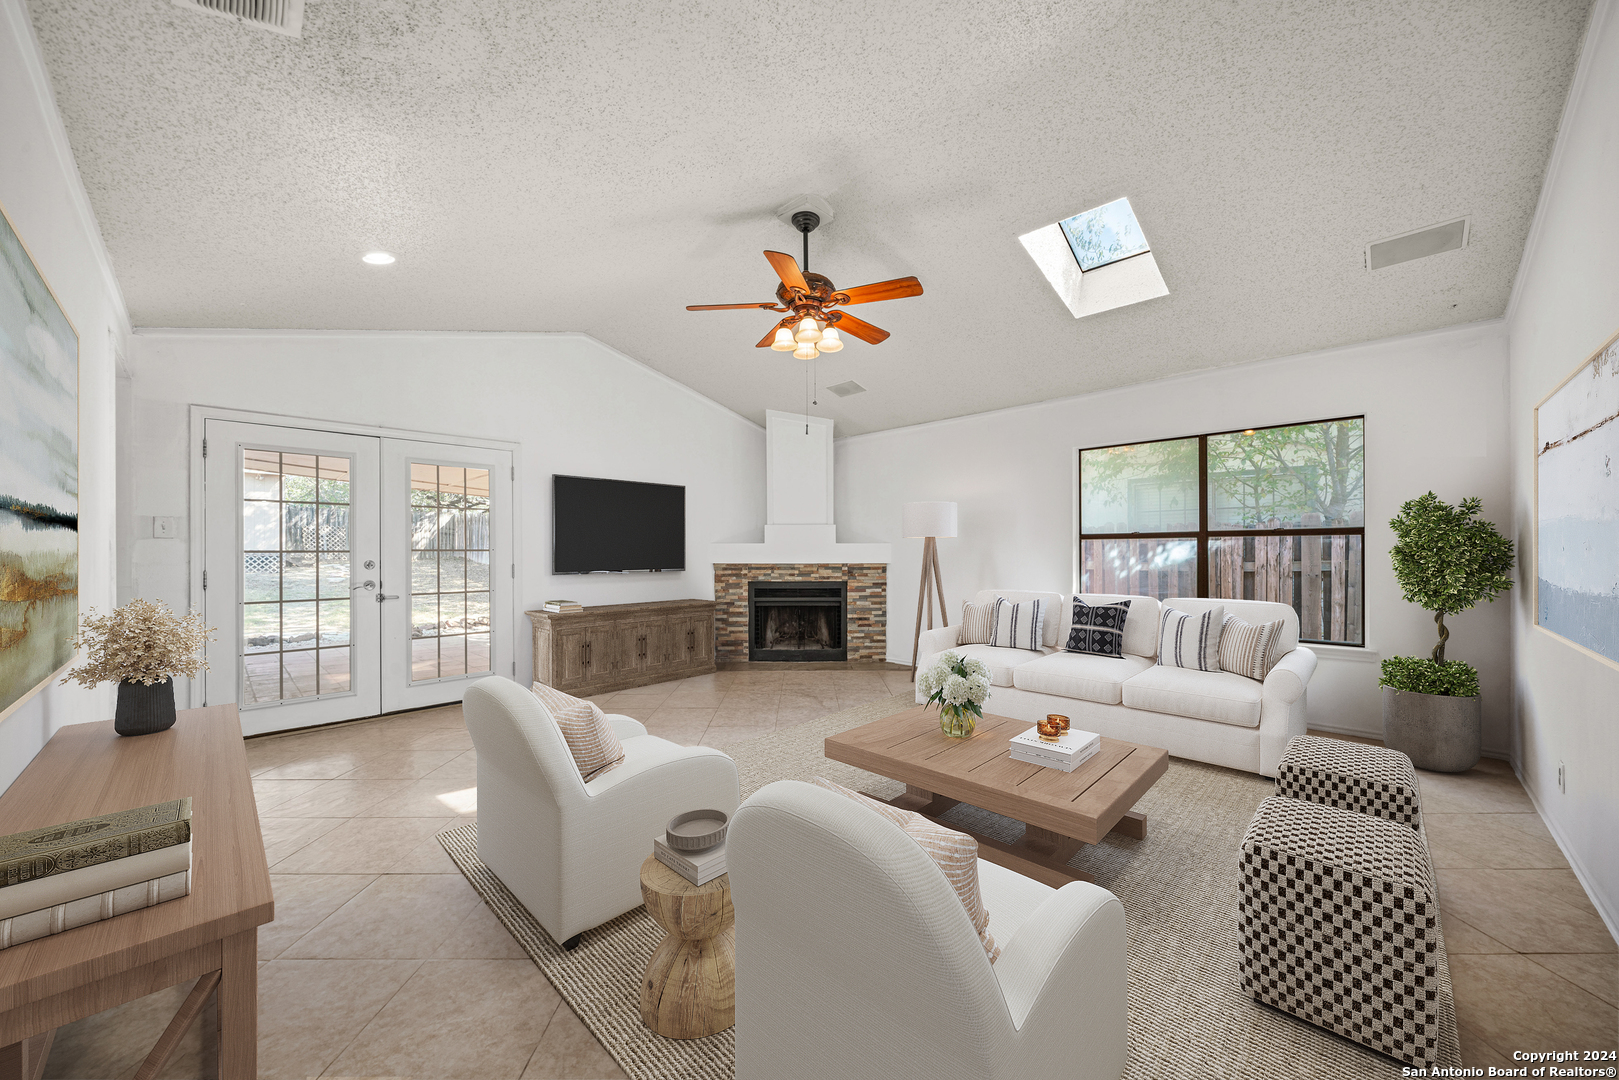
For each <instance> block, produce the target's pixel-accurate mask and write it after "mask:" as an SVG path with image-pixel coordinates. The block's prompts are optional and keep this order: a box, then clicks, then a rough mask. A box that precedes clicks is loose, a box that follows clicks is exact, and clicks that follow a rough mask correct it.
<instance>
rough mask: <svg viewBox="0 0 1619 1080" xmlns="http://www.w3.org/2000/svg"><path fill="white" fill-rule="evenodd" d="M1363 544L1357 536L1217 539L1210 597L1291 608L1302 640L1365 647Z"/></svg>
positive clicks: (1211, 554)
mask: <svg viewBox="0 0 1619 1080" xmlns="http://www.w3.org/2000/svg"><path fill="white" fill-rule="evenodd" d="M1363 544H1364V541H1363V539H1362V538H1361V537H1360V536H1359V535H1357V534H1349V535H1345V534H1339V535H1336V536H1330V535H1329V536H1221V537H1215V538H1213V539H1211V540H1210V541H1209V595H1210V596H1211V597H1225V598H1229V599H1233V600H1272V601H1275V602H1276V603H1279V604H1286V605H1288V606H1289V607H1291V608H1292V609H1293V610H1294V611H1296V612H1298V613H1299V639H1300V640H1301V641H1319V642H1328V643H1331V644H1337V645H1360V644H1363V638H1364V633H1363V631H1362V624H1363V621H1364V620H1363V612H1364V608H1363V607H1362V604H1363V602H1364V601H1363V592H1362V582H1361V571H1362V563H1363V561H1364V560H1363V558H1362V556H1363V554H1364V546H1363Z"/></svg>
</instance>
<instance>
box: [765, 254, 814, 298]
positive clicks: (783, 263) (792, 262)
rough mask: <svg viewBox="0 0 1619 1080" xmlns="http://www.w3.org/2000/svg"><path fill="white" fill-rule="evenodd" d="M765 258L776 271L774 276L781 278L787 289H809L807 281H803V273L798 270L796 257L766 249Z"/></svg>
mask: <svg viewBox="0 0 1619 1080" xmlns="http://www.w3.org/2000/svg"><path fill="white" fill-rule="evenodd" d="M765 258H767V259H769V260H770V267H771V269H773V270H775V271H776V276H777V277H779V278H781V280H782V283H783V284H785V285H786V286H787V287H788V288H789V289H797V290H799V291H800V292H806V293H807V292H809V291H810V287H809V282H807V281H805V280H804V275H803V274H802V273H800V272H799V269H798V260H797V259H795V258H793V257H792V256H791V255H788V254H786V253H785V252H781V251H767V252H765Z"/></svg>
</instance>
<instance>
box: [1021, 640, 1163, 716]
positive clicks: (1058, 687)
mask: <svg viewBox="0 0 1619 1080" xmlns="http://www.w3.org/2000/svg"><path fill="white" fill-rule="evenodd" d="M1151 667H1152V661H1151V660H1148V659H1147V658H1146V657H1145V656H1128V655H1126V656H1122V657H1112V656H1092V655H1088V654H1086V653H1071V652H1060V653H1052V654H1051V655H1050V656H1042V657H1039V658H1037V659H1035V660H1033V661H1032V662H1030V663H1027V664H1020V665H1018V666H1017V667H1016V668H1014V669H1012V685H1013V686H1015V687H1017V688H1018V689H1019V690H1027V691H1029V692H1030V693H1034V694H1054V695H1056V696H1057V697H1065V698H1075V699H1077V700H1080V701H1095V702H1099V703H1100V704H1103V705H1117V704H1119V702H1121V701H1123V700H1124V696H1123V695H1124V684H1125V682H1126V680H1128V679H1130V678H1131V677H1132V676H1135V675H1139V674H1141V673H1142V672H1143V671H1147V670H1149V669H1151Z"/></svg>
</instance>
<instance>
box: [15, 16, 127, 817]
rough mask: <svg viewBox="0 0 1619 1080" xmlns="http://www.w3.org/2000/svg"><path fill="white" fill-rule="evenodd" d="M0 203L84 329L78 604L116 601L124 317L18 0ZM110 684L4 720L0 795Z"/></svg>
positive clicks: (51, 693) (35, 701)
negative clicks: (116, 446)
mask: <svg viewBox="0 0 1619 1080" xmlns="http://www.w3.org/2000/svg"><path fill="white" fill-rule="evenodd" d="M0 205H4V206H5V208H6V213H7V214H8V215H9V216H10V217H11V222H12V225H13V227H15V228H16V230H17V235H18V236H19V237H21V239H22V242H23V243H24V244H26V245H27V246H28V249H29V251H30V253H31V254H32V255H33V257H34V262H35V263H36V264H37V265H38V266H39V270H40V273H41V274H43V275H44V277H45V280H46V281H47V282H49V284H50V286H51V289H52V291H53V292H55V293H56V298H57V300H58V301H59V302H60V303H61V305H62V309H63V310H64V311H65V312H66V313H67V317H68V319H69V320H71V321H72V323H73V326H74V329H76V330H77V331H78V333H79V609H80V611H81V612H82V611H83V610H84V609H85V608H88V607H96V608H99V609H100V610H101V611H103V612H105V611H107V610H108V609H109V608H110V607H111V606H112V604H113V600H114V587H113V573H114V571H113V567H114V558H113V537H114V521H113V518H114V501H115V500H114V491H115V480H114V467H115V466H114V455H113V436H114V423H115V420H114V407H113V398H114V392H115V391H114V384H115V378H116V376H115V366H116V359H115V355H116V352H117V350H119V349H121V348H123V347H124V343H125V342H126V340H127V337H128V333H129V329H128V328H129V319H128V316H127V315H126V314H125V313H124V306H123V298H122V297H121V296H120V295H119V293H118V286H117V283H116V282H114V280H113V278H112V273H111V270H110V268H109V265H108V263H107V255H106V250H105V249H104V248H103V247H102V244H101V232H100V229H99V228H98V227H97V225H96V221H95V216H94V215H93V214H92V213H91V212H90V203H89V200H88V199H87V198H86V197H85V194H84V187H83V185H82V184H81V183H80V181H79V173H78V169H77V168H76V167H75V166H74V164H73V157H72V154H71V152H70V151H69V149H68V142H67V134H66V133H65V132H64V131H63V130H62V122H61V120H60V118H59V117H58V115H57V111H56V103H55V101H54V100H53V99H52V97H51V92H50V83H49V81H48V80H47V78H46V76H45V68H44V64H43V62H42V60H41V59H40V55H39V45H38V42H36V41H35V40H34V31H33V26H32V24H31V23H30V22H29V19H28V11H27V9H26V7H25V6H24V3H23V0H0ZM112 708H113V697H112V688H111V687H108V686H102V687H97V688H96V689H95V690H81V689H80V688H79V687H77V686H58V685H52V686H49V687H47V688H45V689H43V690H41V691H40V692H39V693H37V694H35V695H34V696H33V697H32V698H30V699H29V700H28V701H26V702H24V703H23V704H22V705H20V706H19V707H18V708H17V709H16V710H14V711H13V712H12V713H11V715H10V716H8V717H7V718H6V719H5V721H4V722H3V723H0V789H3V788H5V787H6V786H9V785H10V783H11V781H12V780H14V779H16V776H17V774H18V773H19V772H21V771H22V770H23V768H24V767H25V766H26V765H27V764H28V763H29V762H30V761H32V760H33V758H34V755H35V754H37V753H38V752H39V749H40V747H42V746H44V745H45V743H46V741H47V740H48V739H49V738H50V737H51V735H53V734H54V733H55V732H56V731H57V729H58V728H61V727H62V726H63V725H65V724H78V723H85V722H87V721H91V720H106V719H110V718H111V717H112Z"/></svg>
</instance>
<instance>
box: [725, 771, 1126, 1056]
mask: <svg viewBox="0 0 1619 1080" xmlns="http://www.w3.org/2000/svg"><path fill="white" fill-rule="evenodd" d="M726 860H727V864H728V866H729V869H730V875H731V901H732V904H733V905H734V906H735V909H736V1075H737V1080H832V1078H834V1077H930V1078H940V1080H957V1078H963V1080H965V1078H973V1080H991V1078H1005V1080H1014V1078H1015V1080H1058V1078H1061V1080H1117V1078H1118V1077H1119V1076H1120V1075H1121V1074H1122V1073H1123V1071H1124V1065H1125V1055H1126V1050H1127V1041H1126V1032H1125V1023H1126V1017H1125V1013H1126V951H1125V929H1124V908H1123V906H1122V905H1120V903H1119V901H1118V899H1117V898H1116V897H1115V896H1114V895H1113V894H1112V893H1110V892H1108V891H1107V890H1105V889H1102V888H1100V887H1098V886H1096V885H1092V884H1090V883H1088V882H1078V881H1076V882H1072V883H1070V884H1067V885H1064V886H1063V887H1062V888H1061V889H1053V888H1051V887H1050V886H1048V885H1042V884H1040V883H1039V882H1037V881H1034V880H1032V879H1030V878H1026V877H1024V876H1023V875H1021V874H1018V873H1016V872H1014V871H1011V870H1007V869H1005V868H1003V867H1000V866H996V865H995V864H994V863H989V862H984V861H983V860H979V863H978V883H979V890H980V892H981V894H982V896H983V901H984V906H985V908H987V909H988V911H989V931H990V933H991V934H993V935H994V937H995V942H996V944H997V945H999V946H1000V947H1001V956H1000V959H999V960H997V961H996V962H995V963H994V964H991V963H990V962H989V958H988V956H987V955H985V953H984V946H983V944H982V942H980V941H979V939H978V934H977V932H976V931H975V930H974V929H973V925H972V921H971V920H970V919H969V918H968V917H967V912H966V910H965V909H964V908H963V907H962V905H961V901H960V899H959V898H958V897H957V896H956V893H955V890H954V889H953V888H951V885H950V883H949V881H948V880H946V878H945V876H944V874H943V873H942V872H941V871H940V870H939V867H938V866H937V865H936V864H935V863H934V862H933V860H932V859H930V858H929V857H928V856H927V854H926V853H925V852H924V851H923V850H922V849H921V847H919V846H918V845H917V843H916V842H915V841H914V840H912V839H911V838H910V837H908V836H906V835H905V833H904V832H903V831H902V830H901V829H900V828H899V827H898V826H897V825H895V824H894V823H893V822H891V821H889V820H888V819H886V818H884V817H883V816H882V815H881V814H878V813H877V812H875V811H874V810H872V809H871V808H869V807H865V806H861V805H860V804H859V803H857V802H855V801H853V800H851V799H848V798H845V797H844V796H842V795H838V794H836V793H834V792H831V791H827V790H825V789H824V788H819V787H816V786H814V785H812V784H805V783H801V782H799V781H794V780H782V781H778V782H776V783H774V784H770V785H767V786H766V787H764V788H761V789H760V790H759V791H757V792H756V793H754V794H753V795H752V796H750V797H749V798H748V801H747V802H745V803H743V804H742V808H741V809H740V810H739V811H737V815H736V818H735V820H734V822H733V823H732V825H731V828H730V831H729V833H728V834H727V837H726Z"/></svg>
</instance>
